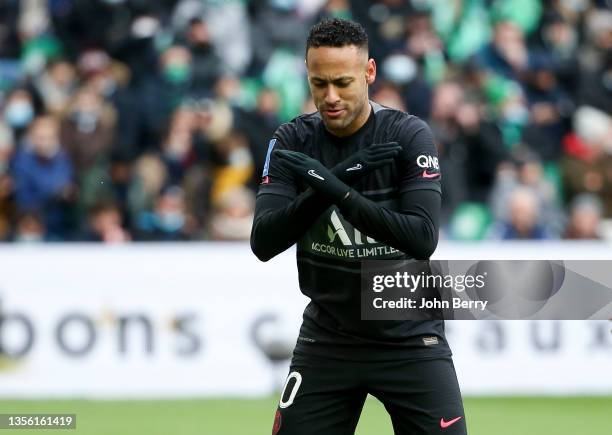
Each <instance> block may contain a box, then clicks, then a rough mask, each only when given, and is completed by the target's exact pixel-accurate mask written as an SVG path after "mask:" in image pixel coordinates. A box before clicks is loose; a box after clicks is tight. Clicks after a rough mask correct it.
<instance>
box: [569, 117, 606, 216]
mask: <svg viewBox="0 0 612 435" xmlns="http://www.w3.org/2000/svg"><path fill="white" fill-rule="evenodd" d="M574 132H575V133H573V134H570V135H568V136H567V137H566V138H565V141H564V147H565V156H564V158H563V160H562V168H563V174H564V185H565V189H566V192H567V195H568V197H569V198H573V197H574V196H576V195H577V194H579V193H593V194H596V195H598V196H599V197H600V198H601V200H602V202H603V206H604V216H606V217H612V171H610V168H612V117H610V115H608V114H606V113H604V112H601V111H600V110H598V109H595V108H593V107H587V106H582V107H580V108H579V109H578V110H576V112H575V114H574Z"/></svg>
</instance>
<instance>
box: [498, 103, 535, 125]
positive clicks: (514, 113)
mask: <svg viewBox="0 0 612 435" xmlns="http://www.w3.org/2000/svg"><path fill="white" fill-rule="evenodd" d="M504 119H505V120H506V121H508V122H510V123H512V124H516V125H525V124H527V121H528V120H529V110H528V109H527V108H526V107H525V106H523V105H522V104H510V105H508V106H506V107H504Z"/></svg>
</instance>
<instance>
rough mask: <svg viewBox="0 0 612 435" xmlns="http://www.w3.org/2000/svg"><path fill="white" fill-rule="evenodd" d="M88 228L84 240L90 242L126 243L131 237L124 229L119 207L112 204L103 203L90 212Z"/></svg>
mask: <svg viewBox="0 0 612 435" xmlns="http://www.w3.org/2000/svg"><path fill="white" fill-rule="evenodd" d="M88 224H89V225H88V228H87V229H86V230H85V234H84V237H83V239H84V240H87V241H90V242H104V243H124V242H128V241H130V240H131V236H130V234H129V233H128V231H127V230H126V229H124V228H123V217H122V215H121V210H120V209H119V207H118V206H117V205H116V204H114V203H112V202H101V203H98V204H97V205H96V206H94V207H93V208H92V209H91V210H90V212H89V222H88Z"/></svg>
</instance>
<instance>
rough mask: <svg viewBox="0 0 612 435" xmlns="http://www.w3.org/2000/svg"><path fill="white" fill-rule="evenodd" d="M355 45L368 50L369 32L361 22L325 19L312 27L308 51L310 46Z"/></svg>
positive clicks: (307, 44) (307, 42) (308, 40)
mask: <svg viewBox="0 0 612 435" xmlns="http://www.w3.org/2000/svg"><path fill="white" fill-rule="evenodd" d="M346 45H355V46H357V47H359V48H362V49H365V51H366V52H368V34H367V33H366V31H365V29H364V28H363V26H362V25H361V24H359V23H356V22H354V21H349V20H343V19H341V18H331V19H330V18H328V19H325V20H323V21H321V22H319V23H317V24H315V25H314V26H312V28H311V29H310V33H309V34H308V39H307V40H306V53H308V50H309V49H310V48H318V47H344V46H346Z"/></svg>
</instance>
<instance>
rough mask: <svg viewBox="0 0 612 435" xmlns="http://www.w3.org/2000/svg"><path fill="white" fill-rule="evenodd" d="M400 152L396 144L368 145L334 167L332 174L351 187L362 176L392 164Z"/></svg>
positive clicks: (399, 147)
mask: <svg viewBox="0 0 612 435" xmlns="http://www.w3.org/2000/svg"><path fill="white" fill-rule="evenodd" d="M401 150H402V147H401V146H400V145H399V144H398V143H397V142H386V143H378V144H374V145H370V146H369V147H367V148H363V149H362V150H360V151H359V152H357V153H355V154H353V155H352V156H350V157H349V158H347V159H346V160H345V161H343V162H342V163H339V164H338V165H336V166H334V168H333V169H332V173H333V174H334V175H335V176H337V177H338V178H339V179H340V180H342V181H344V182H345V183H347V184H350V185H352V184H354V183H355V182H356V181H357V180H359V179H360V178H361V177H363V176H364V175H366V174H369V173H370V172H373V171H375V170H376V169H378V168H382V167H383V166H387V165H388V164H390V163H391V162H393V160H394V159H395V157H396V156H397V155H398V154H399V152H400V151H401Z"/></svg>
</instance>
